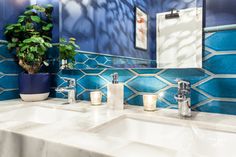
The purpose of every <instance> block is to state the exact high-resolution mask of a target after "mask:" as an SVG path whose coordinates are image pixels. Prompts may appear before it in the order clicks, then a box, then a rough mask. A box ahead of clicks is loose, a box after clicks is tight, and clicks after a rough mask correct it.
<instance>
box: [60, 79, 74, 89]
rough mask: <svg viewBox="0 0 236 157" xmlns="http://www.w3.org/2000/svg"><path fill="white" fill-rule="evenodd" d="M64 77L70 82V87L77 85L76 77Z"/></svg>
mask: <svg viewBox="0 0 236 157" xmlns="http://www.w3.org/2000/svg"><path fill="white" fill-rule="evenodd" d="M62 79H63V80H65V81H66V82H68V85H69V87H75V85H76V83H75V82H76V81H75V79H73V78H67V77H63V78H62Z"/></svg>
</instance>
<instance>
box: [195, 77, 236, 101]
mask: <svg viewBox="0 0 236 157" xmlns="http://www.w3.org/2000/svg"><path fill="white" fill-rule="evenodd" d="M197 88H199V89H201V90H203V91H204V92H206V93H208V94H209V95H211V96H213V97H222V98H236V95H235V93H236V78H214V79H212V80H209V81H207V82H205V83H203V84H201V85H199V86H198V87H197Z"/></svg>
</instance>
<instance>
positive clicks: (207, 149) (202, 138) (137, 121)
mask: <svg viewBox="0 0 236 157" xmlns="http://www.w3.org/2000/svg"><path fill="white" fill-rule="evenodd" d="M149 119H150V118H149ZM91 132H93V133H96V134H99V135H102V136H112V137H118V138H123V139H128V140H131V141H134V142H139V143H143V144H148V145H153V146H157V147H164V148H168V149H171V150H175V151H176V152H178V153H177V154H176V156H178V157H179V156H181V157H192V156H194V157H195V156H196V157H198V156H199V157H211V156H212V157H213V156H214V157H222V156H227V157H235V153H236V149H235V148H234V146H235V145H236V134H235V133H231V132H223V131H217V130H214V129H212V130H210V129H204V128H202V127H199V126H197V125H196V124H191V123H188V120H186V123H185V122H178V124H177V123H176V124H175V123H174V122H170V123H169V122H167V121H166V122H165V120H164V121H163V119H162V120H159V121H158V120H156V121H155V120H148V118H143V119H142V118H139V117H136V118H134V116H131V117H129V116H121V117H119V118H117V119H115V120H112V121H110V122H107V123H105V124H103V125H100V126H98V127H96V128H94V129H92V130H91ZM223 150H224V151H223Z"/></svg>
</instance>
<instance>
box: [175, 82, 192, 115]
mask: <svg viewBox="0 0 236 157" xmlns="http://www.w3.org/2000/svg"><path fill="white" fill-rule="evenodd" d="M190 90H191V85H190V82H188V81H183V80H179V81H178V94H177V95H175V99H176V100H177V102H178V108H179V115H180V116H182V117H191V116H192V114H191V98H190Z"/></svg>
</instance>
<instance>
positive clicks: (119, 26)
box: [61, 0, 150, 59]
mask: <svg viewBox="0 0 236 157" xmlns="http://www.w3.org/2000/svg"><path fill="white" fill-rule="evenodd" d="M135 6H137V7H139V8H141V9H143V10H144V11H146V12H147V13H148V2H147V1H144V0H105V1H104V0H96V1H81V0H72V1H70V0H66V1H64V2H63V5H62V31H61V36H62V37H66V38H69V37H76V38H77V39H78V43H79V44H80V46H81V50H83V51H89V52H97V53H105V54H113V55H120V56H126V57H136V58H143V59H150V55H149V54H150V52H149V50H148V51H142V50H138V49H135V48H134V21H135V18H134V17H135V15H134V9H135Z"/></svg>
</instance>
